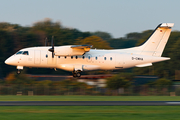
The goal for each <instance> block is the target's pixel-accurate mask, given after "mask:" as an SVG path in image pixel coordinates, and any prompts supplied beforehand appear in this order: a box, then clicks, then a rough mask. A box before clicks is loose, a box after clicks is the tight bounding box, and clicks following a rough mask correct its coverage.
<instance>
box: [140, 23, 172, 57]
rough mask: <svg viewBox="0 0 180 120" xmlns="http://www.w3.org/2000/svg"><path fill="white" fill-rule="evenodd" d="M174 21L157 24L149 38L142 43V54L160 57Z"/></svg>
mask: <svg viewBox="0 0 180 120" xmlns="http://www.w3.org/2000/svg"><path fill="white" fill-rule="evenodd" d="M173 26H174V23H162V24H160V25H158V26H157V28H156V29H155V30H154V32H153V33H152V35H151V36H150V37H149V38H148V40H147V41H146V42H145V43H144V44H143V45H141V46H140V47H139V48H140V49H141V53H140V54H141V55H150V56H158V57H160V56H161V55H162V53H163V50H164V47H165V46H166V43H167V41H168V38H169V36H170V33H171V28H172V27H173Z"/></svg>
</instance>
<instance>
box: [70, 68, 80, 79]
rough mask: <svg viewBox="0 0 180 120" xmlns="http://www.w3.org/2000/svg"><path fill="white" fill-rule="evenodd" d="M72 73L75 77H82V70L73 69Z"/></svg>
mask: <svg viewBox="0 0 180 120" xmlns="http://www.w3.org/2000/svg"><path fill="white" fill-rule="evenodd" d="M72 73H73V77H74V78H79V77H81V71H80V70H77V71H73V72H72Z"/></svg>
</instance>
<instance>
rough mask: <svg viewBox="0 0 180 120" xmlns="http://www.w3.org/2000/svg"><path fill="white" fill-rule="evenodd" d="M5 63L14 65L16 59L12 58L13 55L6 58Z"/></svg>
mask: <svg viewBox="0 0 180 120" xmlns="http://www.w3.org/2000/svg"><path fill="white" fill-rule="evenodd" d="M4 63H5V64H8V65H12V64H13V63H14V60H13V59H12V57H9V58H8V59H6V60H5V62H4Z"/></svg>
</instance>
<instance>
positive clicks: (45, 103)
mask: <svg viewBox="0 0 180 120" xmlns="http://www.w3.org/2000/svg"><path fill="white" fill-rule="evenodd" d="M177 105H178V106H180V101H0V106H177Z"/></svg>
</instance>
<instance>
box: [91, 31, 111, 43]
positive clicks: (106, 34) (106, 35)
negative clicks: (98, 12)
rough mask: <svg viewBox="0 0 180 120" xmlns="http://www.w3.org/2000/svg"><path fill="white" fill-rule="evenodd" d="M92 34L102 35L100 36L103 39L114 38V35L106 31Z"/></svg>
mask: <svg viewBox="0 0 180 120" xmlns="http://www.w3.org/2000/svg"><path fill="white" fill-rule="evenodd" d="M92 35H94V36H98V37H100V38H102V39H103V40H106V41H107V40H111V39H112V36H111V35H110V34H109V33H106V32H101V31H97V32H94V33H92Z"/></svg>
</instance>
